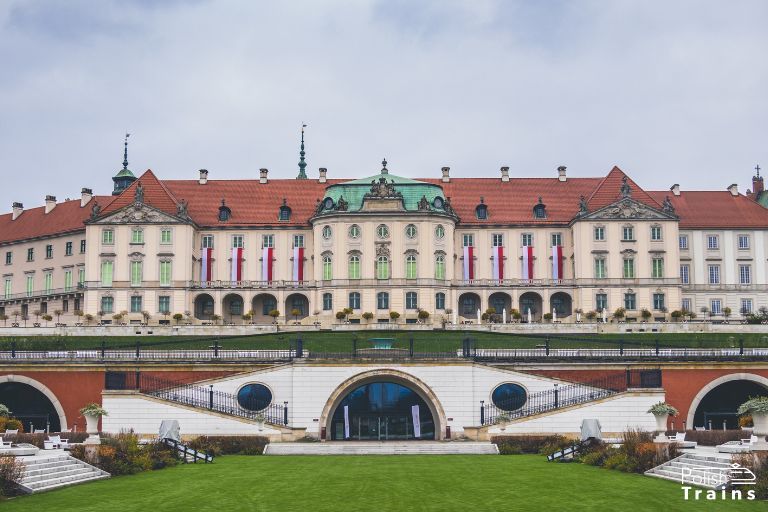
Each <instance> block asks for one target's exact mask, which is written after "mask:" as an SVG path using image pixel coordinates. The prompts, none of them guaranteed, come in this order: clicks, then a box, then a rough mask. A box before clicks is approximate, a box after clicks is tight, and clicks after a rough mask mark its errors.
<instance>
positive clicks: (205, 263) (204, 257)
mask: <svg viewBox="0 0 768 512" xmlns="http://www.w3.org/2000/svg"><path fill="white" fill-rule="evenodd" d="M212 280H213V249H212V248H211V247H203V248H202V249H201V250H200V281H202V282H203V283H207V282H208V281H212ZM203 286H205V284H203Z"/></svg>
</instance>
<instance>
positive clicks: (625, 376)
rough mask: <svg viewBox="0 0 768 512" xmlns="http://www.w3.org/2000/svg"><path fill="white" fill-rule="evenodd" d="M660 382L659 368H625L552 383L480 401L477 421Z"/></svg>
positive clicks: (523, 414) (541, 410)
mask: <svg viewBox="0 0 768 512" xmlns="http://www.w3.org/2000/svg"><path fill="white" fill-rule="evenodd" d="M661 385H662V384H661V370H626V371H625V372H623V373H614V374H611V375H607V376H604V377H601V378H599V379H596V380H593V381H589V382H585V383H575V384H568V385H564V386H558V385H557V384H555V387H554V388H552V389H548V390H546V391H539V392H537V393H531V394H530V395H527V396H524V397H521V396H515V397H513V398H511V399H508V400H506V401H503V402H500V403H496V404H493V403H491V404H485V403H483V404H481V406H480V423H481V424H482V425H492V424H494V423H500V422H505V421H511V420H516V419H520V418H525V417H528V416H533V415H536V414H541V413H544V412H549V411H553V410H556V409H562V408H564V407H570V406H573V405H578V404H583V403H587V402H593V401H595V400H600V399H602V398H606V397H609V396H611V395H615V394H617V393H621V392H623V391H626V390H627V389H630V388H660V387H661Z"/></svg>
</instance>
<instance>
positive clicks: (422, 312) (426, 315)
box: [417, 309, 429, 323]
mask: <svg viewBox="0 0 768 512" xmlns="http://www.w3.org/2000/svg"><path fill="white" fill-rule="evenodd" d="M417 316H418V317H419V320H421V321H422V323H423V322H426V320H427V318H429V311H426V310H424V309H421V310H419V314H418V315H417Z"/></svg>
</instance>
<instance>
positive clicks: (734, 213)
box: [649, 190, 768, 229]
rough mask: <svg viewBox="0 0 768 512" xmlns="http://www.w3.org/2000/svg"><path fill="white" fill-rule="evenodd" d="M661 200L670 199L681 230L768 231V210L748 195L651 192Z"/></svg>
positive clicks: (702, 192)
mask: <svg viewBox="0 0 768 512" xmlns="http://www.w3.org/2000/svg"><path fill="white" fill-rule="evenodd" d="M649 194H651V196H653V197H654V198H655V199H656V200H657V201H659V202H663V201H664V198H665V197H669V200H670V201H671V202H672V206H674V207H675V213H676V214H677V215H678V216H679V217H680V227H681V228H683V229H685V228H714V229H717V228H721V229H728V228H768V209H766V208H763V207H762V206H760V205H759V204H757V203H756V202H754V201H752V200H751V199H750V198H748V197H747V196H745V195H742V194H739V195H738V196H734V195H731V193H730V192H728V191H727V190H723V191H719V190H711V191H709V190H708V191H692V192H687V191H686V192H680V195H679V196H675V195H673V194H672V192H670V191H669V190H667V191H653V192H649Z"/></svg>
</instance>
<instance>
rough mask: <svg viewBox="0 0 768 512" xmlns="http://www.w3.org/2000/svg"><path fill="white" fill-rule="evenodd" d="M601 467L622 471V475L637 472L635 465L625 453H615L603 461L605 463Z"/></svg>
mask: <svg viewBox="0 0 768 512" xmlns="http://www.w3.org/2000/svg"><path fill="white" fill-rule="evenodd" d="M603 467H605V468H607V469H615V470H617V471H623V472H624V473H634V472H635V471H636V470H637V463H636V462H635V461H633V460H632V459H631V458H630V457H629V456H628V455H627V454H626V453H624V452H622V451H617V452H616V453H614V454H612V455H609V456H608V457H607V458H606V459H605V462H603Z"/></svg>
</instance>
